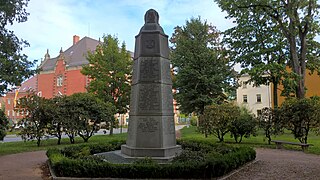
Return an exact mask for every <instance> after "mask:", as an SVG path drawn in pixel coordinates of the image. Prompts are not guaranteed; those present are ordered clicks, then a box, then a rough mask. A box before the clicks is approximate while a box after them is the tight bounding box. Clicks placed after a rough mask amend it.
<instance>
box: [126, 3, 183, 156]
mask: <svg viewBox="0 0 320 180" xmlns="http://www.w3.org/2000/svg"><path fill="white" fill-rule="evenodd" d="M168 58H169V46H168V36H167V35H165V34H164V32H163V29H162V27H161V26H160V25H159V14H158V13H157V12H156V11H155V10H153V9H150V10H148V11H147V12H146V14H145V24H144V26H143V27H142V28H141V30H140V32H139V34H138V35H137V36H136V47H135V55H134V65H133V75H132V78H133V79H132V87H131V101H130V118H129V127H128V138H127V142H126V145H123V146H122V147H121V153H123V154H124V155H127V156H130V157H145V156H149V157H154V158H155V157H157V158H161V157H168V158H172V157H173V156H175V155H176V154H178V153H179V152H180V150H181V148H180V146H177V145H176V136H175V126H174V118H173V117H174V113H173V96H172V80H171V71H170V61H169V59H168Z"/></svg>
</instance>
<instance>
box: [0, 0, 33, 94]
mask: <svg viewBox="0 0 320 180" xmlns="http://www.w3.org/2000/svg"><path fill="white" fill-rule="evenodd" d="M28 1H29V0H10V1H7V0H0V94H2V93H4V92H5V91H6V90H8V89H9V88H10V87H12V86H19V85H20V84H21V82H22V81H23V80H25V79H26V78H28V77H30V76H31V75H33V74H34V70H32V69H30V68H32V67H33V64H34V63H35V61H34V62H30V61H29V60H28V59H27V56H26V55H25V54H22V49H23V48H24V47H26V46H29V44H28V42H27V41H25V40H22V39H19V38H18V37H17V36H16V35H15V34H14V32H13V31H12V30H9V29H7V27H6V26H7V25H12V24H13V23H14V22H18V23H21V22H25V21H27V16H28V15H29V13H27V12H26V9H25V8H26V7H27V5H28Z"/></svg>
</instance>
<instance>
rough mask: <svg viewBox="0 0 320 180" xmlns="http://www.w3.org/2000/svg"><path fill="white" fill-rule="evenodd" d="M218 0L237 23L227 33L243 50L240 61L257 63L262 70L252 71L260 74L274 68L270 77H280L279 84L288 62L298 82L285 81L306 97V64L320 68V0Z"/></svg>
mask: <svg viewBox="0 0 320 180" xmlns="http://www.w3.org/2000/svg"><path fill="white" fill-rule="evenodd" d="M215 2H217V3H218V5H219V6H220V7H221V9H222V10H223V11H226V12H227V13H228V16H227V18H231V19H234V20H235V22H236V23H237V26H236V27H234V28H232V29H230V30H228V31H227V32H226V33H227V34H228V35H229V36H230V38H229V43H230V46H229V48H230V49H232V50H233V51H234V52H238V53H239V55H238V57H239V58H240V59H238V61H241V62H243V65H244V66H245V67H248V68H249V69H250V68H251V67H250V66H252V67H254V69H255V70H256V71H258V72H259V73H254V72H252V71H251V74H252V75H257V77H258V76H259V74H261V73H263V72H264V71H268V72H270V73H271V75H272V76H271V77H270V78H276V79H274V80H275V82H273V83H275V84H276V83H277V81H278V80H279V78H280V79H281V74H282V73H283V72H284V71H283V70H284V69H283V68H284V66H285V65H286V64H285V63H288V64H289V65H290V67H291V69H292V72H293V73H294V74H291V75H290V76H289V79H291V80H293V81H294V83H292V82H291V83H290V82H285V84H284V85H291V87H290V88H293V89H294V93H295V95H296V97H297V98H304V96H305V89H306V87H305V75H306V68H307V67H308V68H309V69H311V70H319V58H318V55H317V53H318V52H319V43H318V42H316V41H315V40H314V38H315V36H316V35H317V34H319V13H318V10H319V9H318V7H319V5H318V4H317V1H316V0H295V1H289V0H288V1H285V0H264V1H249V0H230V1H225V0H215ZM239 43H242V44H243V45H242V44H241V45H240V44H239ZM251 43H253V44H251ZM259 45H260V48H259ZM286 57H287V58H288V59H287V58H286ZM246 58H248V59H246ZM249 72H250V71H249ZM287 78H288V77H287ZM256 79H261V78H256ZM287 80H288V79H287ZM269 81H270V80H269ZM270 82H271V81H270ZM292 86H293V87H292Z"/></svg>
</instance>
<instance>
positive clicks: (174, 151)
mask: <svg viewBox="0 0 320 180" xmlns="http://www.w3.org/2000/svg"><path fill="white" fill-rule="evenodd" d="M121 153H122V154H124V155H126V156H128V157H130V158H137V157H151V158H152V159H156V158H173V157H175V156H177V155H179V154H180V153H181V146H180V145H176V146H172V147H167V148H137V147H130V146H127V145H122V146H121Z"/></svg>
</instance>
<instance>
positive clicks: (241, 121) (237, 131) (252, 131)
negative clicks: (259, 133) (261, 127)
mask: <svg viewBox="0 0 320 180" xmlns="http://www.w3.org/2000/svg"><path fill="white" fill-rule="evenodd" d="M256 126H257V121H256V119H255V117H254V115H253V114H252V113H251V112H250V111H249V110H248V109H247V108H245V107H240V115H239V116H238V117H237V118H236V119H234V120H233V121H232V122H231V125H230V133H231V136H232V137H233V138H234V140H235V141H236V143H241V141H242V138H243V137H245V138H249V137H250V136H251V135H253V136H255V135H256Z"/></svg>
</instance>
